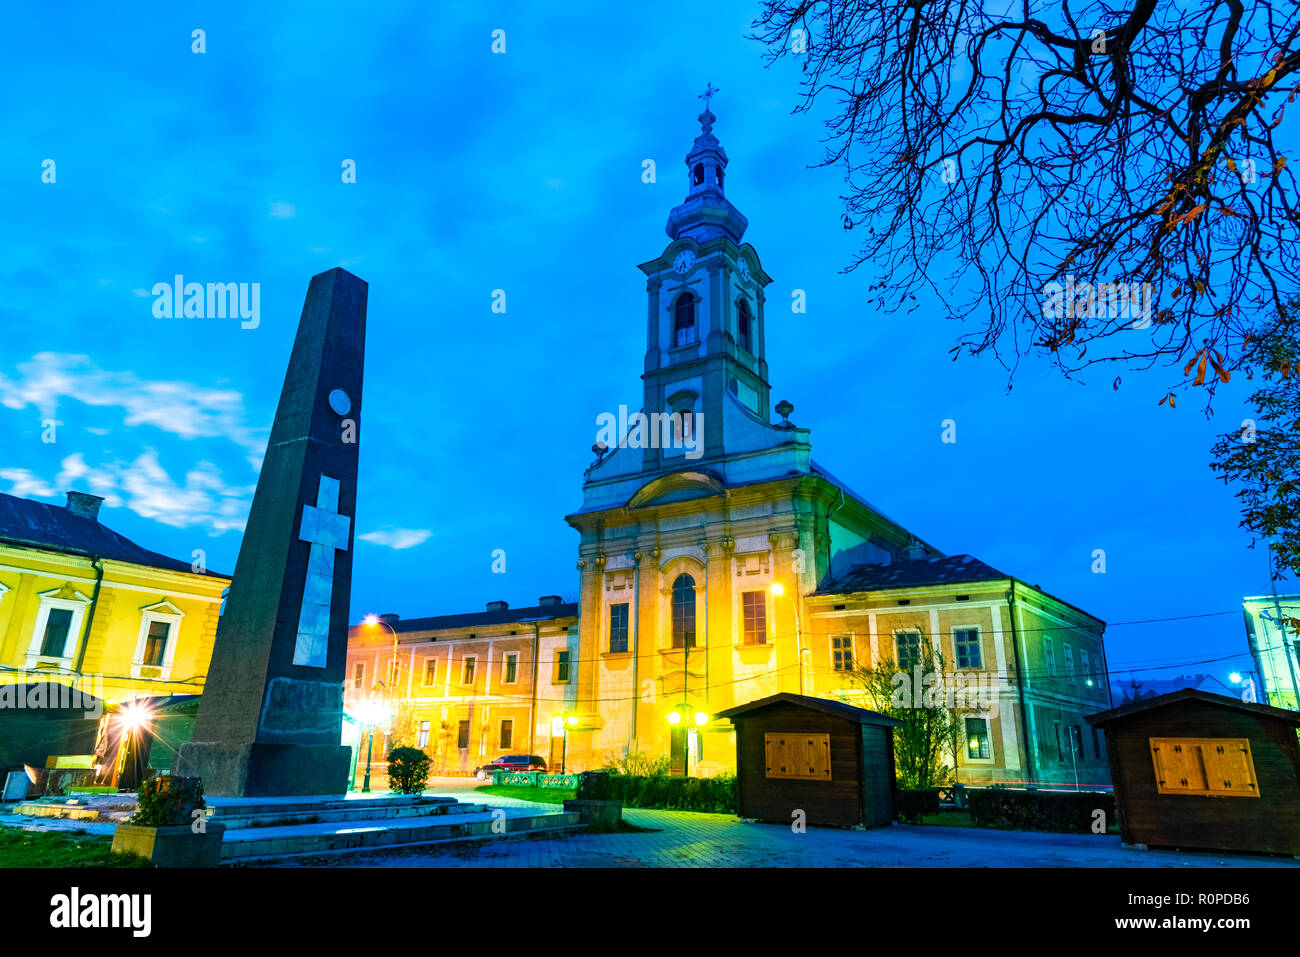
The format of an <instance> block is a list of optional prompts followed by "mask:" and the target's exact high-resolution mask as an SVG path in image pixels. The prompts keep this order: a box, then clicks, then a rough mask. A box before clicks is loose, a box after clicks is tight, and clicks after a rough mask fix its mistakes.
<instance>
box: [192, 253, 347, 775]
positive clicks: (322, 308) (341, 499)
mask: <svg viewBox="0 0 1300 957" xmlns="http://www.w3.org/2000/svg"><path fill="white" fill-rule="evenodd" d="M366 292H367V285H366V283H365V282H364V281H362V280H360V279H358V278H357V277H356V276H354V275H352V274H351V273H349V272H346V271H344V270H343V269H331V270H329V271H328V272H323V273H321V274H320V275H319V276H313V277H312V280H311V285H310V286H309V287H308V289H307V299H306V302H304V303H303V307H302V319H301V320H300V321H299V323H298V335H297V338H296V339H295V340H294V344H293V354H292V355H291V356H290V357H289V369H288V371H287V372H286V373H285V377H284V387H283V389H282V390H281V391H280V405H279V407H278V408H277V409H276V412H275V423H274V424H273V425H272V427H271V438H270V441H269V442H268V443H267V446H266V458H265V459H264V460H263V462H262V471H261V474H260V475H259V476H258V479H257V491H256V493H255V494H254V496H253V507H252V510H251V511H250V512H249V515H248V525H247V527H246V529H245V531H244V539H243V543H242V544H241V545H240V548H239V560H238V561H237V562H236V563H235V575H234V579H233V580H232V581H231V584H230V593H229V597H228V598H227V599H226V608H225V613H224V614H223V615H222V616H221V622H220V624H219V625H218V627H217V637H216V643H215V645H214V647H213V651H212V664H211V666H210V667H209V669H208V676H207V681H206V683H205V685H204V689H203V700H202V702H201V703H200V705H199V713H198V718H197V720H196V721H195V725H194V736H193V740H192V743H191V744H187V745H185V746H183V747H182V748H181V751H180V755H179V757H178V760H177V771H178V773H181V774H186V775H199V776H200V777H202V779H203V788H204V791H205V792H206V793H208V794H213V795H226V796H250V797H251V796H268V795H295V794H302V795H321V794H339V795H341V794H343V793H344V791H345V790H346V789H347V780H348V772H349V770H350V767H349V765H350V751H349V749H348V748H347V747H344V746H342V745H341V744H340V740H341V732H342V721H343V672H344V668H345V665H346V659H347V641H348V620H349V616H348V604H349V596H350V590H351V586H352V536H353V534H354V532H355V531H356V529H355V523H354V521H353V516H354V515H355V508H356V501H357V440H358V437H359V435H360V428H361V379H362V362H363V358H364V354H365V344H366Z"/></svg>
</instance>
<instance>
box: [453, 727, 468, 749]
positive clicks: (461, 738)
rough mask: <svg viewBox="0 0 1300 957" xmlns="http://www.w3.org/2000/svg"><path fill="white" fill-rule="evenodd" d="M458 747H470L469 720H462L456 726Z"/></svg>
mask: <svg viewBox="0 0 1300 957" xmlns="http://www.w3.org/2000/svg"><path fill="white" fill-rule="evenodd" d="M456 747H457V748H459V749H460V750H462V751H465V750H467V749H468V748H469V722H468V721H461V722H460V723H459V724H458V725H457V728H456Z"/></svg>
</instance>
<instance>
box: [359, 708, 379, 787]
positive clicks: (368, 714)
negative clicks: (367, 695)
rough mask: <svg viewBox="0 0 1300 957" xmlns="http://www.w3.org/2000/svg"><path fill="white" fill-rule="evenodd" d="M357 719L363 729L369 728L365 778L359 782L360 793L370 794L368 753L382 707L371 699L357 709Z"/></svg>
mask: <svg viewBox="0 0 1300 957" xmlns="http://www.w3.org/2000/svg"><path fill="white" fill-rule="evenodd" d="M357 717H358V718H360V719H361V723H362V725H363V726H364V727H367V728H369V733H368V734H367V735H366V776H365V779H364V780H363V781H362V782H361V793H362V794H369V793H370V752H371V749H372V748H373V747H374V744H375V726H376V725H378V724H379V723H380V722H381V721H382V720H383V719H384V718H385V717H386V713H385V711H384V706H383V705H382V704H380V703H379V702H377V701H375V700H374V699H373V698H371V699H370V700H368V701H365V702H363V703H362V704H361V706H360V707H359V708H358V709H357Z"/></svg>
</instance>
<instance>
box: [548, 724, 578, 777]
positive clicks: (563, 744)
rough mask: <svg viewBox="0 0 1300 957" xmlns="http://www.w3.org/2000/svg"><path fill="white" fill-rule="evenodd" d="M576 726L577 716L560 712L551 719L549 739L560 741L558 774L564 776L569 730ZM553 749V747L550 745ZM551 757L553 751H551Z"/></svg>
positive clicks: (567, 754)
mask: <svg viewBox="0 0 1300 957" xmlns="http://www.w3.org/2000/svg"><path fill="white" fill-rule="evenodd" d="M577 726H578V716H577V715H576V714H573V713H572V712H565V711H562V712H560V713H559V714H557V715H554V716H553V717H552V718H551V737H552V738H559V739H560V773H561V774H565V773H566V768H567V764H566V762H567V760H568V756H569V729H570V728H576V727H577ZM552 748H554V745H552ZM551 754H552V756H553V755H554V754H555V751H554V750H552V751H551Z"/></svg>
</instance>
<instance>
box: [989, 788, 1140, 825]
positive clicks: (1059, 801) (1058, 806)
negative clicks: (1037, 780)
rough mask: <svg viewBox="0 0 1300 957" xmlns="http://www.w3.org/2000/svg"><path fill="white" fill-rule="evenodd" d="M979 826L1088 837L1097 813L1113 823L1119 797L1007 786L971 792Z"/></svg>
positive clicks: (1098, 792) (1105, 794) (1103, 792)
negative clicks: (1013, 789) (1021, 789)
mask: <svg viewBox="0 0 1300 957" xmlns="http://www.w3.org/2000/svg"><path fill="white" fill-rule="evenodd" d="M966 793H967V799H968V801H969V802H970V814H971V821H972V822H973V823H974V824H975V826H976V827H1000V828H1015V829H1017V830H1024V831H1064V832H1067V833H1072V834H1088V833H1091V831H1092V828H1093V820H1094V817H1095V814H1096V811H1097V810H1101V811H1102V812H1103V813H1104V814H1105V818H1104V820H1105V822H1106V823H1107V824H1109V823H1110V821H1112V820H1113V819H1114V816H1115V796H1114V795H1113V794H1110V793H1108V792H1105V791H1097V792H1077V791H1011V790H1008V789H1006V788H1003V787H991V788H981V789H980V790H969V789H968V790H967V792H966Z"/></svg>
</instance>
